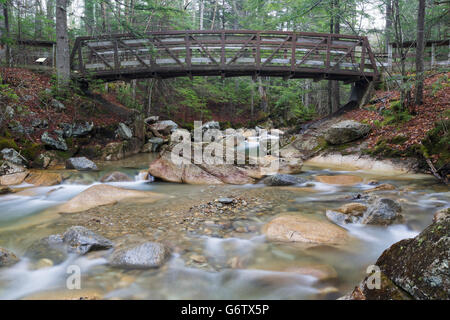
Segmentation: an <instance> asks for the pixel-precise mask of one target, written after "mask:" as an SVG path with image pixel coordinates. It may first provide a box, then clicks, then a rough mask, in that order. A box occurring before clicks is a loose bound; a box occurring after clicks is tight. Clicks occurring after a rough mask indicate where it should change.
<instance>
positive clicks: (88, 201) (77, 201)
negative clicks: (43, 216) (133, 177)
mask: <svg viewBox="0 0 450 320" xmlns="http://www.w3.org/2000/svg"><path fill="white" fill-rule="evenodd" d="M162 197H163V196H162V195H161V194H158V193H154V192H149V191H138V190H127V189H122V188H117V187H114V186H110V185H105V184H97V185H94V186H92V187H90V188H88V189H86V190H84V191H83V192H81V193H79V194H78V195H77V196H75V197H74V198H72V199H71V200H69V201H67V202H66V203H64V204H63V205H61V206H59V207H58V208H57V210H58V211H59V212H66V213H73V212H80V211H85V210H88V209H91V208H95V207H98V206H104V205H108V204H114V203H116V202H118V201H122V200H125V199H134V198H143V199H145V201H146V202H154V201H157V200H159V199H161V198H162Z"/></svg>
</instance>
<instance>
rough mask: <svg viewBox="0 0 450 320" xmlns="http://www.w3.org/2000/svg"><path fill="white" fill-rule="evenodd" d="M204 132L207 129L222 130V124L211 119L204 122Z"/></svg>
mask: <svg viewBox="0 0 450 320" xmlns="http://www.w3.org/2000/svg"><path fill="white" fill-rule="evenodd" d="M200 128H201V130H202V132H205V131H207V130H220V124H219V122H217V121H209V122H206V123H205V124H203V125H202V126H201V127H200Z"/></svg>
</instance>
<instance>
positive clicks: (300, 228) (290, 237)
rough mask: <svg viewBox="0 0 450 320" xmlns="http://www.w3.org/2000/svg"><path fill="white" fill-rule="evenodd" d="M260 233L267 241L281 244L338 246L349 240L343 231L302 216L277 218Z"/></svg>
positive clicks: (332, 225) (329, 224)
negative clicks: (299, 243) (297, 243)
mask: <svg viewBox="0 0 450 320" xmlns="http://www.w3.org/2000/svg"><path fill="white" fill-rule="evenodd" d="M262 231H263V233H264V234H265V235H266V237H267V239H269V240H271V241H281V242H301V243H308V244H330V245H335V244H336V245H338V244H344V243H346V242H347V240H348V239H349V236H348V235H347V231H346V230H345V229H343V228H341V227H339V226H337V225H334V224H331V223H329V222H326V221H320V220H317V219H313V218H308V217H305V216H302V215H281V216H278V217H276V218H274V219H273V220H271V221H270V222H268V223H267V224H265V225H264V227H263V229H262Z"/></svg>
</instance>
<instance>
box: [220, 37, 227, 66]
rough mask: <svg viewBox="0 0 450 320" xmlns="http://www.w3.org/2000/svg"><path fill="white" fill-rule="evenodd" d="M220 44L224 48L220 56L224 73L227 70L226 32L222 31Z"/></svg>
mask: <svg viewBox="0 0 450 320" xmlns="http://www.w3.org/2000/svg"><path fill="white" fill-rule="evenodd" d="M220 43H221V47H222V51H221V54H220V68H221V69H222V71H224V70H225V62H226V59H225V30H222V31H221V32H220Z"/></svg>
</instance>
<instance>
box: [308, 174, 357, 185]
mask: <svg viewBox="0 0 450 320" xmlns="http://www.w3.org/2000/svg"><path fill="white" fill-rule="evenodd" d="M315 179H316V180H317V181H319V182H323V183H327V184H334V185H338V186H352V185H355V184H358V183H361V182H362V181H363V178H361V177H359V176H354V175H345V174H340V175H335V176H315Z"/></svg>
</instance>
